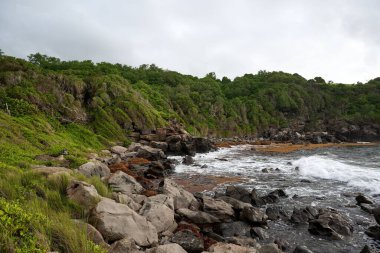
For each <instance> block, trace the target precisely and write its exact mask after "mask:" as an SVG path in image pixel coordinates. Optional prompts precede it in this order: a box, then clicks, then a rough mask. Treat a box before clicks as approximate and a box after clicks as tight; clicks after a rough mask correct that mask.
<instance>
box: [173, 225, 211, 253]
mask: <svg viewBox="0 0 380 253" xmlns="http://www.w3.org/2000/svg"><path fill="white" fill-rule="evenodd" d="M171 241H172V242H173V243H176V244H179V245H180V246H181V247H182V248H183V249H185V250H186V251H187V252H194V253H196V252H202V251H203V249H204V244H203V240H202V238H200V237H198V236H196V235H195V234H194V233H193V232H192V231H191V230H181V231H178V232H176V233H175V234H174V235H173V237H172V238H171Z"/></svg>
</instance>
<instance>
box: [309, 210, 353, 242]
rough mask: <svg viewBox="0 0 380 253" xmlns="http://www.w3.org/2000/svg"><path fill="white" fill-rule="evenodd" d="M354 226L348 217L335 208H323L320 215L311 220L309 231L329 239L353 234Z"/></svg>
mask: <svg viewBox="0 0 380 253" xmlns="http://www.w3.org/2000/svg"><path fill="white" fill-rule="evenodd" d="M353 230H354V228H353V226H352V225H351V223H350V221H349V220H348V218H347V217H345V216H343V215H342V214H340V213H338V212H336V211H334V210H322V211H320V213H319V215H318V217H317V218H316V219H314V220H311V221H309V232H310V233H312V234H314V235H320V236H325V237H328V238H329V239H334V240H337V239H343V238H344V236H351V235H352V232H353Z"/></svg>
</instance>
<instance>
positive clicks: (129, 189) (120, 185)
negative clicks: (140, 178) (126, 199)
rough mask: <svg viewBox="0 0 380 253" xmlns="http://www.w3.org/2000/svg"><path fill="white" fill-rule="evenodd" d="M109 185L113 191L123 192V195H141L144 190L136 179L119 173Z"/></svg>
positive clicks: (110, 178) (110, 179) (116, 173)
mask: <svg viewBox="0 0 380 253" xmlns="http://www.w3.org/2000/svg"><path fill="white" fill-rule="evenodd" d="M108 184H109V186H110V188H111V189H112V191H114V192H121V193H123V194H127V195H129V194H139V193H141V192H142V191H143V190H144V188H143V187H142V186H141V184H140V183H138V182H137V181H136V179H135V178H133V177H131V176H130V175H128V174H126V173H124V172H122V171H117V172H115V173H114V174H113V175H112V176H110V177H109V179H108Z"/></svg>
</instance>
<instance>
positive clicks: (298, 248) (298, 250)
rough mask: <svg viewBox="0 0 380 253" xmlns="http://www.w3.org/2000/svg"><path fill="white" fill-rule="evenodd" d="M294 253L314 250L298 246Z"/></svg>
mask: <svg viewBox="0 0 380 253" xmlns="http://www.w3.org/2000/svg"><path fill="white" fill-rule="evenodd" d="M293 253H313V251H311V250H309V249H308V248H307V247H306V246H297V247H296V248H295V249H294V251H293Z"/></svg>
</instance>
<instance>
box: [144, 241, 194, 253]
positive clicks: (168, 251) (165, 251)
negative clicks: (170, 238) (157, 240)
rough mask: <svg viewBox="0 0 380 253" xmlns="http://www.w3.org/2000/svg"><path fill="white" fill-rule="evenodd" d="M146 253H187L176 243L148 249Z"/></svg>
mask: <svg viewBox="0 0 380 253" xmlns="http://www.w3.org/2000/svg"><path fill="white" fill-rule="evenodd" d="M145 252H146V253H187V251H186V250H184V249H183V248H182V247H181V246H180V245H178V244H176V243H168V244H165V245H160V246H157V247H154V248H151V249H147V250H146V251H145Z"/></svg>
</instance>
